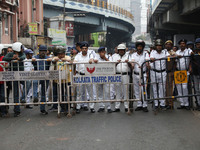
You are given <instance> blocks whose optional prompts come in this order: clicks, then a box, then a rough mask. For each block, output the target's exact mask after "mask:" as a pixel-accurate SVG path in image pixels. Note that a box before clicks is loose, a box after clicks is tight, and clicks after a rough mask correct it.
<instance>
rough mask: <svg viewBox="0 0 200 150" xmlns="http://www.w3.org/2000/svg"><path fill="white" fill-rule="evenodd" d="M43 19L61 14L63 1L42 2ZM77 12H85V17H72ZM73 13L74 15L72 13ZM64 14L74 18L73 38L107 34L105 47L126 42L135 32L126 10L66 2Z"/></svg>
mask: <svg viewBox="0 0 200 150" xmlns="http://www.w3.org/2000/svg"><path fill="white" fill-rule="evenodd" d="M43 3H44V17H46V18H51V17H54V16H58V15H59V14H62V13H63V0H44V1H43ZM77 11H83V12H85V14H86V16H85V17H74V13H76V12H77ZM73 12H74V13H73ZM66 14H67V16H70V17H74V27H75V28H74V36H75V37H76V38H75V40H78V36H79V35H83V34H89V33H94V32H107V37H106V38H107V44H106V46H107V47H110V48H111V47H112V48H113V47H114V46H116V44H118V43H121V42H128V41H130V40H131V36H132V34H133V33H134V31H135V27H134V24H133V16H132V15H131V14H130V13H129V12H127V11H126V10H124V9H122V8H119V7H116V6H115V9H114V8H113V7H112V6H111V5H106V6H105V7H104V6H101V7H100V6H98V5H97V6H95V4H93V5H92V4H86V3H80V2H76V1H67V0H66Z"/></svg>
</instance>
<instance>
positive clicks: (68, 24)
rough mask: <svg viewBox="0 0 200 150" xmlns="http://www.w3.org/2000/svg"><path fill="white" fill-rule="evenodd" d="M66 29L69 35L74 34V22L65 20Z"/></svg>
mask: <svg viewBox="0 0 200 150" xmlns="http://www.w3.org/2000/svg"><path fill="white" fill-rule="evenodd" d="M65 30H66V32H67V36H74V22H70V21H67V22H65Z"/></svg>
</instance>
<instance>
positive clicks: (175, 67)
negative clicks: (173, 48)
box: [141, 55, 200, 112]
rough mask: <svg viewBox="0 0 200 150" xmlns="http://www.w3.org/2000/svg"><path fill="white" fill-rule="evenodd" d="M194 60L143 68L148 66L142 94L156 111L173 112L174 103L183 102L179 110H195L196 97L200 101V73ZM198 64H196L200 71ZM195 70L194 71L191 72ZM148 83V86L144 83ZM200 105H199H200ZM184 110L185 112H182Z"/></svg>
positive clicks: (160, 61) (172, 59)
mask: <svg viewBox="0 0 200 150" xmlns="http://www.w3.org/2000/svg"><path fill="white" fill-rule="evenodd" d="M195 57H198V59H199V55H193V56H178V57H167V58H161V59H155V60H153V61H152V60H149V61H146V62H144V63H143V64H142V67H141V72H143V66H144V65H146V63H149V67H148V68H149V69H148V77H145V76H143V74H141V75H142V86H143V87H145V88H143V94H144V95H146V96H144V98H145V100H146V101H148V102H149V101H152V102H153V108H154V110H155V112H157V111H158V110H159V109H158V107H159V106H160V108H161V109H166V106H168V107H167V108H168V109H170V108H171V109H173V108H174V100H176V99H178V101H179V102H180V107H178V108H180V109H183V108H186V109H188V110H189V109H191V108H192V109H193V110H194V106H193V100H194V99H193V97H195V98H196V99H197V100H196V101H199V96H200V92H199V91H200V90H199V87H200V86H199V83H200V82H199V79H200V78H199V72H198V71H197V70H195V67H194V64H196V63H195V60H194V58H195ZM198 65H199V64H196V68H198ZM192 66H193V68H192ZM145 80H146V82H145ZM199 102H200V101H199ZM181 107H182V108H181Z"/></svg>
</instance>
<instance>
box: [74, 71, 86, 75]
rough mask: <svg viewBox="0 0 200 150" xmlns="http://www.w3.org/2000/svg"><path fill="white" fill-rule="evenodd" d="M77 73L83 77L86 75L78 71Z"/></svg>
mask: <svg viewBox="0 0 200 150" xmlns="http://www.w3.org/2000/svg"><path fill="white" fill-rule="evenodd" d="M76 73H78V74H80V75H82V76H83V75H85V73H82V72H78V71H77V72H76Z"/></svg>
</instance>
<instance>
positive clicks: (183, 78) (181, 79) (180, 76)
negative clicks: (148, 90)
mask: <svg viewBox="0 0 200 150" xmlns="http://www.w3.org/2000/svg"><path fill="white" fill-rule="evenodd" d="M174 80H175V84H182V83H187V82H188V81H187V70H182V71H175V72H174Z"/></svg>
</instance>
